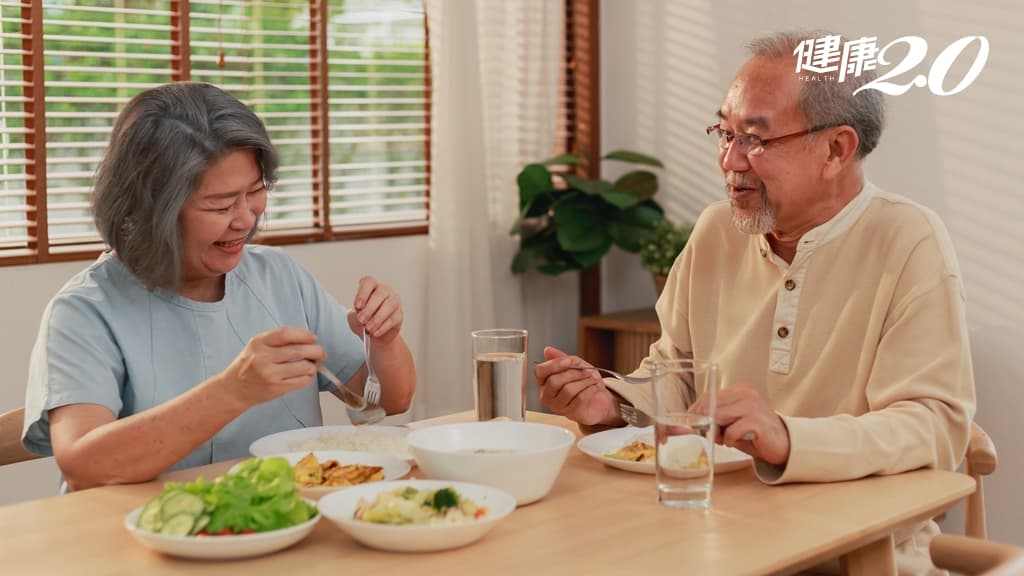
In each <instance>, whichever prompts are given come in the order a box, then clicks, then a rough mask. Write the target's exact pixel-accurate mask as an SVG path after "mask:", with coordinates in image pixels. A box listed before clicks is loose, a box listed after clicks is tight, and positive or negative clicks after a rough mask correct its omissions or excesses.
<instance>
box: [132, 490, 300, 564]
mask: <svg viewBox="0 0 1024 576" xmlns="http://www.w3.org/2000/svg"><path fill="white" fill-rule="evenodd" d="M310 503H311V504H312V502H310ZM142 508H143V506H139V507H138V508H136V509H135V510H132V511H131V512H130V513H129V514H128V516H125V519H124V527H125V528H127V529H128V532H130V533H131V535H132V536H134V537H135V539H136V540H138V541H139V542H140V543H141V544H142V545H143V546H146V547H147V548H152V549H153V550H156V551H158V552H163V553H164V554H170V555H171V556H181V557H183V558H195V559H199V560H230V559H233V558H248V557H251V556H260V555H263V554H270V553H271V552H277V551H278V550H281V549H284V548H287V547H289V546H291V545H292V544H295V543H296V542H298V541H299V540H302V539H303V538H305V537H306V536H307V535H308V534H309V533H310V532H311V531H312V530H313V527H314V526H316V523H317V522H318V521H319V520H320V513H319V512H317V514H316V516H313V517H312V518H310V519H309V520H307V521H305V522H303V523H302V524H296V525H295V526H290V527H288V528H282V529H280V530H271V531H270V532H257V533H255V534H238V535H235V536H167V535H165V534H157V533H155V532H150V531H148V530H143V529H141V528H139V527H138V526H136V525H135V524H136V522H138V519H139V514H141V513H142Z"/></svg>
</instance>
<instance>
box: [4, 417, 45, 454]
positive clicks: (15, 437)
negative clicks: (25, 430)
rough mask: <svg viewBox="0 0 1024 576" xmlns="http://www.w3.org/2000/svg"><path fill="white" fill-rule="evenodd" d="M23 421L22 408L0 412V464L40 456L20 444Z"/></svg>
mask: <svg viewBox="0 0 1024 576" xmlns="http://www.w3.org/2000/svg"><path fill="white" fill-rule="evenodd" d="M24 423H25V409H24V408H16V409H14V410H11V411H10V412H4V413H3V414H0V466H6V465H7V464H14V463H17V462H24V461H26V460H35V459H36V458H42V456H39V455H38V454H33V453H31V452H29V451H28V450H25V447H24V446H22V445H21V429H22V426H23V425H24Z"/></svg>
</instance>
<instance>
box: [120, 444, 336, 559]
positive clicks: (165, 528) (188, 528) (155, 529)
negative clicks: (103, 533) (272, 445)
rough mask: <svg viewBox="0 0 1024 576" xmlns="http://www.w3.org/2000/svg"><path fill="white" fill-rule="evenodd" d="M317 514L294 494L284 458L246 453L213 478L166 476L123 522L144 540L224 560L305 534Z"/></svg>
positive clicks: (295, 489) (274, 548) (253, 553)
mask: <svg viewBox="0 0 1024 576" xmlns="http://www.w3.org/2000/svg"><path fill="white" fill-rule="evenodd" d="M318 520H320V512H319V511H318V510H317V507H316V505H315V504H314V503H313V502H312V501H309V500H305V499H303V498H302V497H301V496H300V495H299V490H298V486H297V485H296V484H295V480H294V472H293V469H292V466H291V464H289V463H288V461H287V460H286V459H284V458H279V457H275V458H250V459H248V460H245V461H243V462H240V463H239V464H237V465H236V466H234V467H233V468H232V469H231V471H230V472H228V473H227V474H224V475H223V476H219V477H217V478H215V479H214V480H206V479H205V478H202V477H199V478H197V479H196V480H194V481H192V482H188V483H180V482H168V483H166V484H165V485H164V491H163V492H162V493H161V494H160V495H159V496H157V497H155V498H153V499H152V500H150V501H149V502H148V503H146V505H145V506H141V507H139V508H136V509H135V510H132V511H131V513H129V514H128V516H126V517H125V520H124V525H125V528H127V529H128V532H130V533H131V535H132V536H133V537H135V539H136V540H138V541H139V542H140V543H142V544H143V545H144V546H147V547H149V548H152V549H154V550H157V551H159V552H162V553H164V554H169V555H172V556H181V557H185V558H196V559H206V560H224V559H231V558H246V557H250V556H258V555H261V554H269V553H271V552H276V551H277V550H281V549H283V548H287V547H288V546H291V545H292V544H295V543H296V542H298V541H300V540H302V539H303V538H305V537H306V536H307V535H308V534H309V533H310V532H311V531H312V530H313V527H314V526H315V525H316V523H317V521H318Z"/></svg>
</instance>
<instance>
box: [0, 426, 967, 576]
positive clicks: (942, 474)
mask: <svg viewBox="0 0 1024 576" xmlns="http://www.w3.org/2000/svg"><path fill="white" fill-rule="evenodd" d="M472 419H473V413H470V412H463V413H458V414H452V415H449V416H444V417H441V418H434V419H430V420H424V421H421V422H417V423H413V424H410V425H409V426H411V427H420V426H431V425H437V424H443V423H448V422H459V421H468V420H472ZM527 420H528V421H532V422H542V423H546V424H553V425H556V426H562V427H565V428H567V429H569V430H570V431H572V432H573V433H575V434H577V435H578V434H579V431H578V429H577V427H576V425H575V424H573V423H572V422H571V421H569V420H567V419H565V418H562V417H559V416H554V415H550V414H541V413H533V412H530V413H528V414H527ZM232 464H233V462H221V463H217V464H211V465H208V466H203V467H199V468H192V469H188V470H181V471H177V472H174V473H170V474H167V475H166V476H164V477H162V478H161V479H160V480H159V481H154V482H149V483H145V484H134V485H122V486H107V487H101V488H94V489H91V490H84V491H81V492H76V493H72V494H67V495H64V496H55V497H52V498H45V499H41V500H34V501H29V502H24V503H20V504H15V505H10V506H5V507H0V573H3V574H12V575H14V574H18V575H21V574H41V575H49V574H104V575H107V574H109V575H119V574H125V575H129V574H130V575H143V574H145V575H151V574H227V573H233V574H246V575H252V576H261V575H275V576H279V575H283V574H302V575H303V576H313V575H319V574H323V575H331V576H339V575H346V576H356V575H358V576H372V575H377V574H380V575H385V574H431V575H433V574H443V575H446V576H451V575H461V574H531V575H534V574H587V575H602V574H630V573H632V574H668V573H674V574H729V575H736V574H788V573H793V572H797V571H800V570H804V569H807V568H810V567H812V566H815V565H817V564H819V563H821V562H823V561H827V560H829V559H834V558H836V557H841V558H842V560H843V565H844V567H845V569H846V571H847V573H849V574H871V575H882V574H894V573H895V564H894V560H893V542H894V540H893V538H894V536H893V535H894V534H896V533H899V531H900V530H903V531H905V530H906V529H907V528H908V527H910V526H913V525H914V524H915V523H916V522H919V521H921V520H923V519H926V518H929V517H932V516H935V515H937V514H939V513H941V512H943V511H944V510H946V509H947V508H948V507H950V506H951V505H952V504H954V503H955V502H957V501H958V500H960V499H961V498H964V497H966V496H967V495H969V494H970V493H972V492H973V491H974V489H975V485H974V481H973V480H972V479H971V478H970V477H969V476H966V475H963V474H959V473H955V472H946V471H938V470H917V471H913V472H907V473H904V474H897V475H893V476H878V477H870V478H865V479H861V480H855V481H849V482H833V483H808V484H787V485H782V486H767V485H765V484H762V483H761V482H760V481H758V479H757V478H756V476H755V475H754V473H753V471H752V470H751V469H749V468H745V469H743V470H740V471H735V472H730V473H727V474H719V475H716V477H715V479H714V488H713V496H712V506H711V508H710V509H709V510H687V509H671V508H666V507H664V506H661V505H659V504H658V503H657V501H656V489H655V482H654V477H653V476H651V475H646V474H636V473H631V472H624V471H621V470H616V469H612V468H609V467H607V466H605V465H603V464H602V463H600V462H598V461H596V460H594V459H592V458H590V457H589V456H586V455H585V454H583V453H582V452H580V451H579V450H578V449H576V448H575V447H574V448H572V449H571V450H570V452H569V455H568V457H567V459H566V461H565V466H564V467H563V469H562V471H561V474H560V475H559V477H558V479H557V480H556V482H555V484H554V487H553V488H552V490H551V492H550V493H549V494H548V495H547V496H546V497H545V498H543V499H542V500H540V501H539V502H536V503H534V504H530V505H527V506H522V507H520V508H518V509H517V510H516V511H515V512H513V513H512V514H511V515H509V516H508V517H506V518H505V519H504V520H502V521H501V523H499V524H498V525H497V526H496V527H495V528H494V529H493V530H492V531H491V532H490V533H488V534H487V536H485V537H484V538H483V539H482V540H480V541H478V542H476V543H474V544H471V545H469V546H466V547H463V548H459V549H455V550H449V551H445V552H433V553H391V552H382V551H378V550H373V549H370V548H366V547H364V546H362V545H360V544H358V543H356V542H355V541H354V540H353V539H352V538H350V537H349V536H348V535H346V534H345V533H344V532H342V531H341V530H340V529H339V528H338V527H337V526H335V525H334V524H333V523H332V522H330V521H328V520H326V519H322V520H321V521H320V522H319V523H318V525H317V526H316V528H315V529H314V530H313V532H312V533H311V534H310V535H309V536H308V537H307V538H306V539H304V540H303V541H301V542H299V543H298V544H296V545H294V546H292V547H290V548H288V549H285V550H283V551H280V552H277V553H274V554H270V555H267V556H261V557H256V558H249V559H244V560H233V561H198V560H183V559H178V558H174V557H170V556H164V555H161V554H159V553H157V552H154V551H152V550H149V549H147V548H145V547H143V546H142V545H141V544H139V543H138V542H136V541H135V540H134V539H133V538H132V536H131V535H130V534H129V533H128V531H127V530H126V529H125V528H124V526H123V522H124V518H125V516H126V515H127V514H128V513H129V512H130V511H131V510H132V509H134V508H136V507H138V506H141V505H142V504H144V503H145V502H146V501H147V500H148V499H150V498H152V497H153V496H155V495H156V494H158V493H159V492H160V491H161V489H162V481H163V480H179V481H181V480H191V479H194V478H196V477H198V476H200V475H202V476H204V477H206V478H212V477H214V476H216V475H218V474H221V473H223V472H224V471H225V470H227V468H229V467H230V466H231V465H232ZM412 475H413V476H417V475H418V473H417V470H416V469H415V468H414V470H413V473H412Z"/></svg>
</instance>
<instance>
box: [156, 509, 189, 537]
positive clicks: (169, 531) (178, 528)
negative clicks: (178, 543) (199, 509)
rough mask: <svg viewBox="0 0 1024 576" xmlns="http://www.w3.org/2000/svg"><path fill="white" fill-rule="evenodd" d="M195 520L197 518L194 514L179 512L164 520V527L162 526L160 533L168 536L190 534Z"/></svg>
mask: <svg viewBox="0 0 1024 576" xmlns="http://www.w3.org/2000/svg"><path fill="white" fill-rule="evenodd" d="M195 522H196V519H195V517H193V516H189V515H188V514H178V515H177V516H172V517H171V518H170V519H169V520H167V521H166V522H164V525H163V527H161V528H160V533H161V534H166V535H168V536H188V535H189V533H190V532H191V531H192V526H193V525H195Z"/></svg>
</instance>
